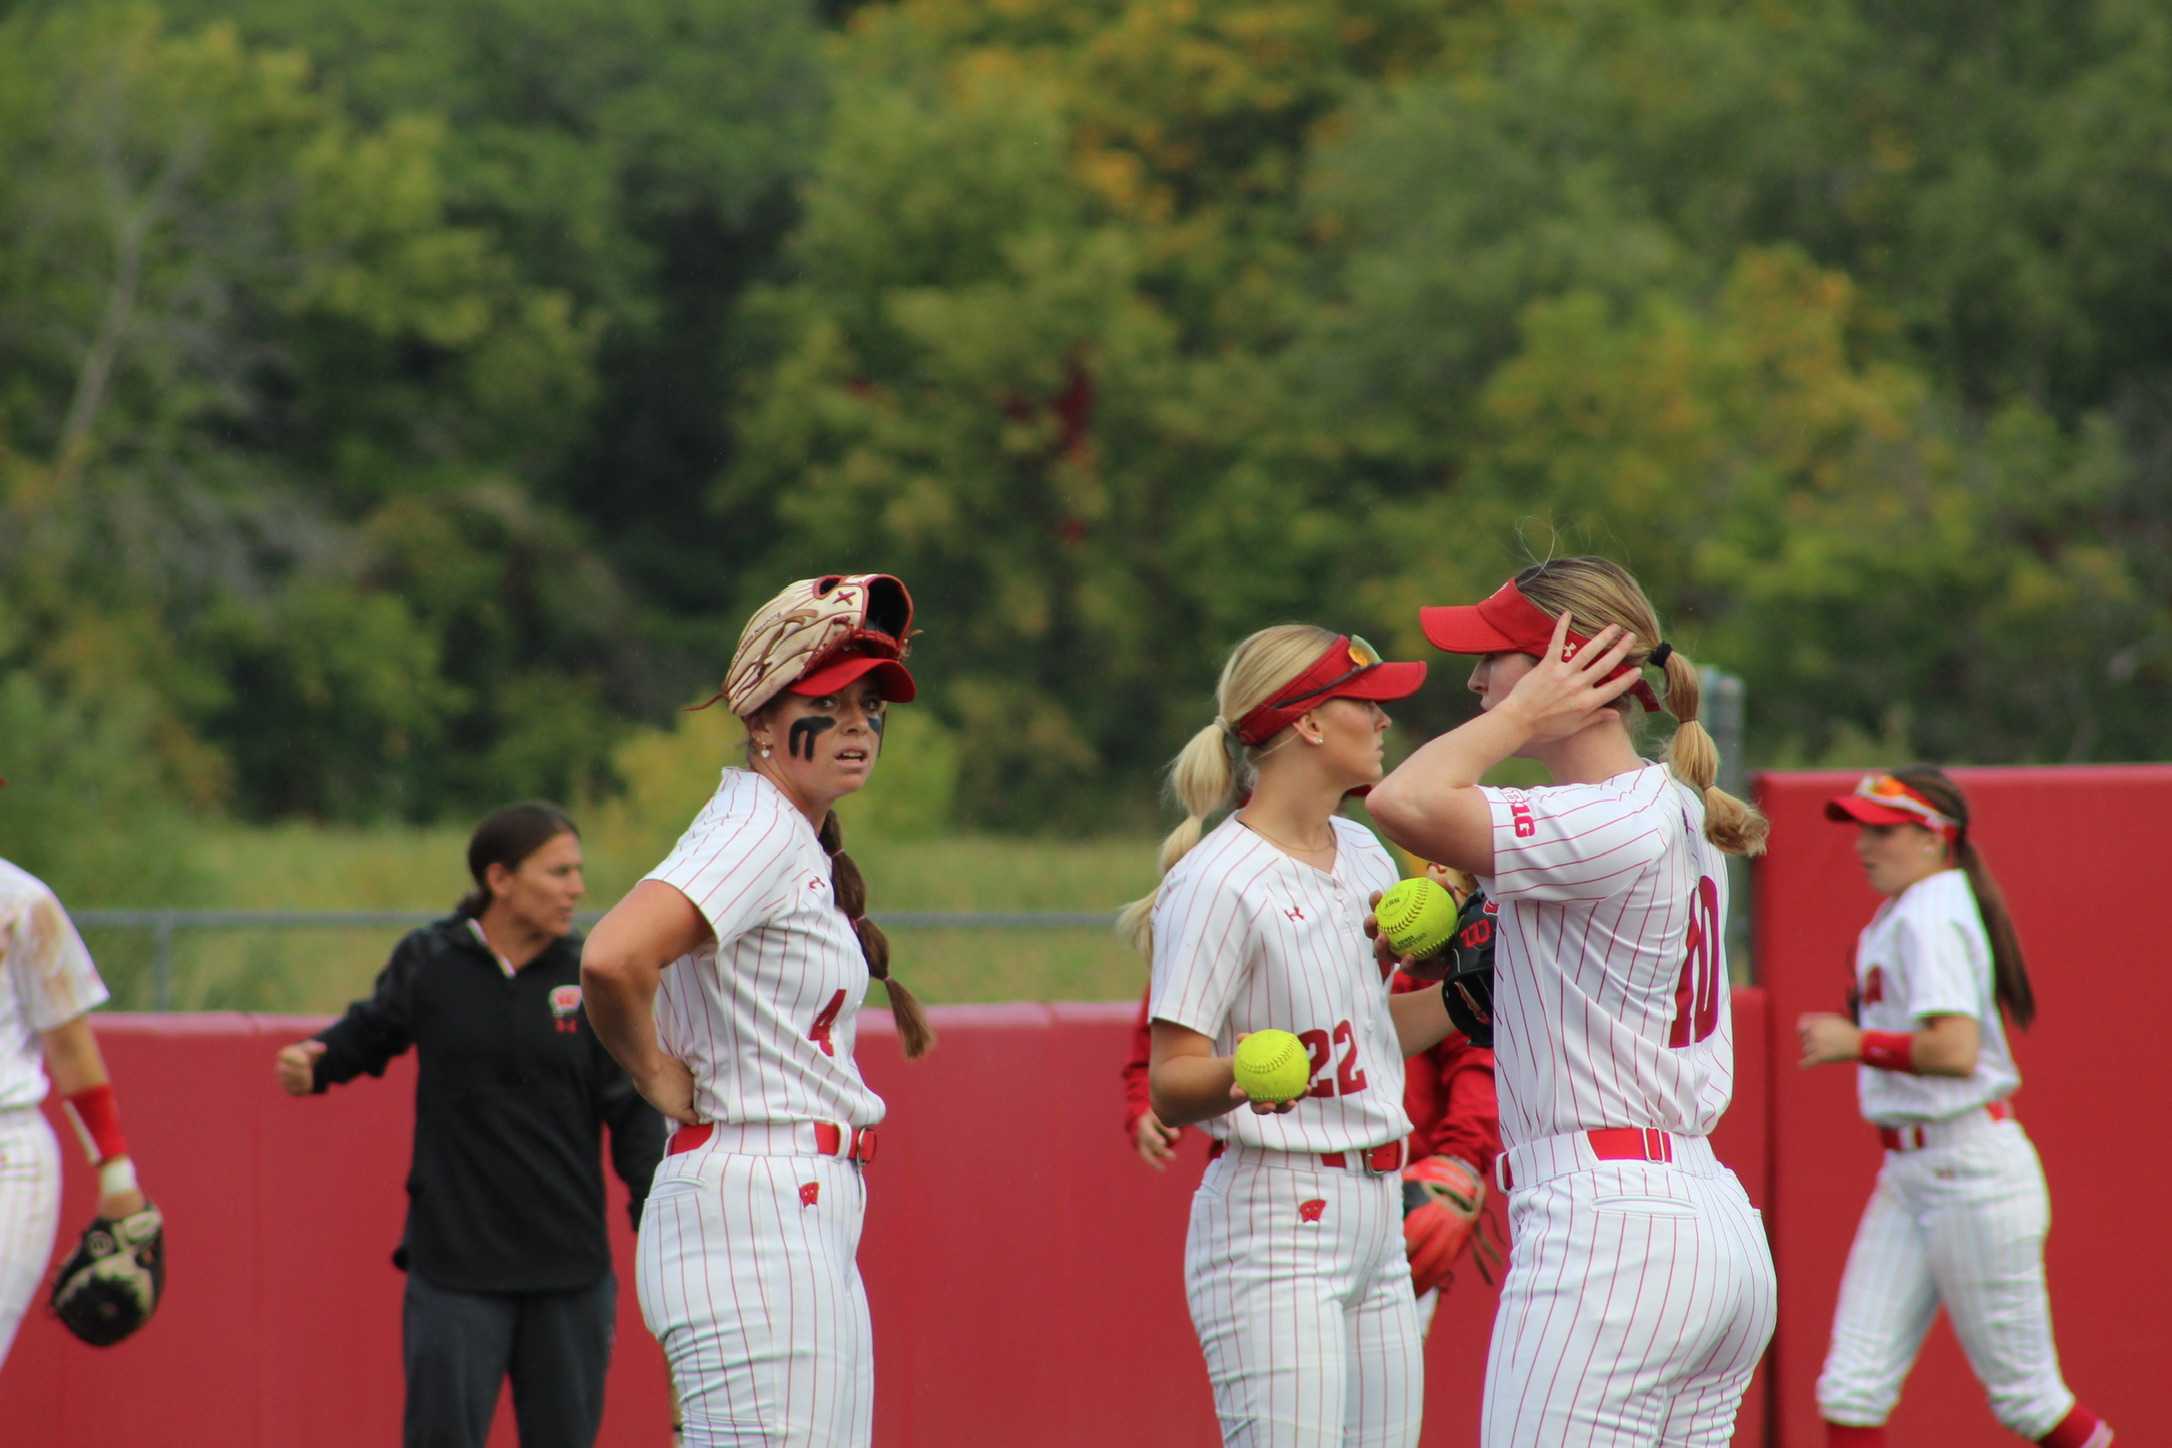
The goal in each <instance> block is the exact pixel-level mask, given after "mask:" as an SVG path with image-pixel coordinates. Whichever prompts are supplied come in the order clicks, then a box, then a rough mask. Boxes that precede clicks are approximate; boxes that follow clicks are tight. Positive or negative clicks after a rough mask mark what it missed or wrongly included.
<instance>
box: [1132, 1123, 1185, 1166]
mask: <svg viewBox="0 0 2172 1448" xmlns="http://www.w3.org/2000/svg"><path fill="white" fill-rule="evenodd" d="M1183 1135H1184V1130H1183V1128H1182V1127H1178V1126H1164V1125H1162V1123H1161V1118H1160V1117H1159V1116H1156V1115H1155V1114H1154V1113H1153V1112H1152V1111H1146V1112H1142V1113H1141V1114H1140V1116H1139V1124H1138V1126H1137V1128H1136V1129H1135V1131H1134V1133H1133V1138H1132V1140H1133V1145H1134V1146H1135V1147H1136V1148H1137V1149H1138V1152H1139V1160H1141V1161H1143V1162H1145V1163H1146V1164H1147V1165H1148V1166H1150V1167H1152V1168H1153V1169H1154V1170H1156V1171H1167V1170H1168V1169H1169V1159H1170V1158H1171V1157H1173V1156H1175V1155H1176V1144H1177V1142H1178V1141H1179V1140H1180V1139H1181V1138H1182V1137H1183Z"/></svg>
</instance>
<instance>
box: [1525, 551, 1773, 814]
mask: <svg viewBox="0 0 2172 1448" xmlns="http://www.w3.org/2000/svg"><path fill="white" fill-rule="evenodd" d="M1516 586H1517V587H1518V588H1519V589H1521V590H1522V591H1523V595H1524V597H1526V598H1528V599H1530V600H1531V601H1532V602H1533V603H1535V604H1537V605H1538V606H1539V607H1540V608H1543V609H1545V610H1546V611H1547V612H1548V613H1551V614H1556V615H1559V614H1561V613H1562V612H1564V611H1566V612H1567V613H1568V614H1569V616H1570V617H1571V618H1572V619H1573V620H1575V627H1576V629H1577V631H1578V632H1579V633H1582V634H1583V635H1584V636H1586V637H1590V636H1592V635H1595V634H1597V633H1598V631H1599V630H1600V629H1603V628H1605V627H1606V626H1607V625H1608V624H1613V625H1615V626H1616V627H1618V628H1621V629H1622V630H1624V631H1626V632H1627V633H1628V634H1629V635H1630V638H1631V640H1632V650H1633V651H1632V652H1631V653H1630V655H1629V658H1628V662H1629V663H1631V664H1632V665H1634V666H1635V667H1637V668H1639V669H1641V668H1643V667H1644V666H1645V664H1646V663H1647V662H1648V661H1649V659H1650V655H1651V650H1653V649H1655V648H1657V647H1658V646H1659V640H1660V638H1661V637H1662V635H1661V632H1660V628H1659V615H1658V613H1657V611H1656V610H1654V609H1653V608H1652V601H1651V600H1650V599H1649V598H1647V597H1646V596H1645V593H1644V589H1643V587H1642V586H1641V585H1640V584H1638V582H1637V581H1636V579H1635V578H1633V577H1631V576H1630V574H1629V571H1628V570H1627V569H1625V568H1623V567H1622V566H1621V565H1620V564H1618V563H1615V562H1613V561H1612V560H1611V559H1606V558H1595V557H1588V556H1587V557H1581V558H1555V559H1551V560H1549V561H1547V562H1545V563H1539V564H1534V565H1533V566H1532V567H1529V568H1526V569H1525V570H1524V571H1523V572H1521V573H1519V574H1517V575H1516ZM1660 669H1661V672H1663V673H1664V674H1665V675H1666V681H1667V683H1666V689H1667V699H1666V707H1667V712H1668V713H1669V714H1672V715H1673V716H1674V718H1675V721H1676V723H1677V724H1678V725H1679V727H1678V728H1676V729H1675V731H1674V738H1673V739H1671V740H1669V741H1668V743H1667V767H1668V768H1669V769H1671V770H1673V771H1674V777H1675V778H1676V779H1679V780H1681V781H1682V783H1684V784H1686V785H1688V786H1689V787H1690V788H1692V789H1694V790H1696V791H1697V792H1698V793H1699V794H1700V795H1702V796H1703V797H1704V837H1705V838H1706V839H1708V840H1710V841H1711V842H1712V843H1713V844H1715V845H1717V846H1719V847H1720V849H1722V850H1724V851H1726V852H1727V853H1728V854H1730V855H1761V854H1763V853H1764V852H1765V836H1766V835H1767V834H1768V833H1770V831H1771V828H1772V827H1771V825H1770V824H1769V823H1767V821H1766V819H1765V817H1764V815H1762V814H1760V813H1759V812H1758V810H1757V808H1756V806H1754V805H1751V804H1749V803H1747V802H1745V801H1743V800H1739V799H1736V798H1735V797H1734V796H1733V795H1731V794H1729V793H1728V792H1727V791H1726V790H1724V789H1721V788H1719V787H1718V786H1717V785H1716V784H1714V783H1713V781H1714V780H1716V779H1718V778H1719V763H1720V756H1719V746H1718V745H1717V744H1715V743H1713V742H1712V736H1711V734H1709V733H1708V732H1706V730H1705V727H1704V725H1702V724H1700V723H1698V722H1697V711H1698V708H1699V707H1700V705H1701V704H1702V703H1703V695H1704V688H1703V685H1702V684H1701V683H1699V681H1698V678H1697V666H1696V665H1695V664H1692V663H1691V662H1690V661H1689V659H1688V658H1687V657H1686V656H1684V655H1683V654H1682V653H1681V651H1680V650H1678V649H1674V648H1672V647H1670V648H1669V649H1668V650H1667V653H1666V656H1665V659H1664V660H1663V662H1662V663H1661V664H1660ZM1614 707H1615V708H1616V709H1619V710H1621V711H1622V713H1623V715H1624V716H1625V717H1626V716H1627V714H1628V711H1629V709H1630V707H1631V706H1630V703H1629V696H1624V697H1623V698H1622V699H1620V700H1618V701H1617V702H1616V703H1615V705H1614Z"/></svg>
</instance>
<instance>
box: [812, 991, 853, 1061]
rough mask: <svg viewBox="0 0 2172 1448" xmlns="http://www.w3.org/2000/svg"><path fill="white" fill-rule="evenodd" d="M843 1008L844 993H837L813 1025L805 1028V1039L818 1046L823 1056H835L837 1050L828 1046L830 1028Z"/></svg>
mask: <svg viewBox="0 0 2172 1448" xmlns="http://www.w3.org/2000/svg"><path fill="white" fill-rule="evenodd" d="M844 1008H845V993H844V992H843V991H839V992H838V993H837V994H835V995H833V996H831V997H830V1003H829V1004H828V1005H826V1006H824V1007H823V1008H822V1012H821V1014H820V1015H817V1016H816V1017H815V1018H814V1024H813V1025H811V1026H809V1027H808V1028H807V1039H808V1040H810V1041H812V1042H814V1043H815V1044H816V1045H818V1046H820V1047H821V1048H822V1054H823V1055H825V1056H834V1055H836V1054H837V1048H836V1047H835V1046H832V1045H831V1044H830V1026H831V1025H832V1024H833V1023H834V1022H835V1021H836V1020H837V1013H838V1012H839V1011H841V1010H843V1009H844Z"/></svg>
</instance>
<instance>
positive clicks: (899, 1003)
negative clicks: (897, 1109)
mask: <svg viewBox="0 0 2172 1448" xmlns="http://www.w3.org/2000/svg"><path fill="white" fill-rule="evenodd" d="M815 837H816V838H817V839H818V840H820V841H821V843H822V848H823V849H824V850H825V851H827V852H828V853H829V857H830V876H831V893H832V894H833V895H834V897H835V898H836V900H837V908H838V909H840V910H842V911H844V912H845V918H846V919H847V920H850V921H851V922H852V933H853V934H854V935H856V936H858V937H859V940H860V954H861V955H863V956H865V957H866V958H867V973H868V974H869V975H871V976H873V977H874V978H875V979H877V980H879V981H881V982H882V984H883V989H884V990H886V991H888V992H889V993H890V1018H891V1019H892V1020H894V1021H896V1022H897V1035H898V1040H899V1041H900V1042H902V1043H903V1045H904V1047H905V1059H907V1060H908V1061H910V1060H915V1059H918V1058H919V1057H921V1056H925V1055H926V1054H927V1053H928V1052H929V1051H930V1050H932V1049H933V1048H934V1046H935V1027H933V1026H932V1025H930V1024H928V1013H927V1012H926V1011H925V1010H924V1009H922V1007H921V1005H920V1001H919V999H918V998H917V997H916V996H914V995H913V993H912V992H911V991H909V990H907V989H905V985H904V983H903V982H902V981H896V980H892V979H891V978H890V937H889V936H887V935H885V934H883V933H882V927H881V926H879V925H877V924H876V923H875V922H874V921H872V920H870V919H868V918H867V879H866V877H865V876H863V875H862V874H861V873H860V867H859V866H858V865H856V864H854V863H853V862H852V856H850V855H848V854H846V853H845V827H844V826H843V825H841V824H839V823H838V822H837V811H836V810H831V811H830V812H829V813H828V814H826V815H824V816H823V817H822V828H821V829H820V830H819V831H817V832H816V836H815Z"/></svg>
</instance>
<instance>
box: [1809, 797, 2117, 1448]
mask: <svg viewBox="0 0 2172 1448" xmlns="http://www.w3.org/2000/svg"><path fill="white" fill-rule="evenodd" d="M1825 813H1826V816H1827V817H1828V818H1830V819H1834V820H1838V821H1842V822H1845V823H1852V824H1856V825H1859V826H1861V829H1860V831H1859V833H1858V835H1857V837H1856V856H1857V858H1859V859H1860V860H1861V861H1862V863H1863V870H1864V873H1865V874H1866V875H1867V876H1868V877H1869V880H1870V885H1871V888H1872V889H1874V890H1876V891H1877V892H1878V893H1879V894H1880V895H1883V896H1884V897H1885V900H1884V903H1882V904H1880V905H1879V907H1878V910H1877V913H1876V914H1875V915H1873V916H1872V917H1871V921H1870V924H1868V925H1866V926H1864V927H1863V933H1862V935H1861V937H1860V938H1859V939H1858V940H1857V942H1856V947H1855V1007H1856V1009H1855V1014H1856V1016H1857V1019H1856V1020H1855V1021H1850V1020H1849V1019H1848V1018H1847V1017H1845V1016H1839V1015H1829V1014H1823V1013H1818V1014H1811V1015H1806V1016H1804V1017H1803V1018H1802V1020H1801V1021H1800V1022H1799V1023H1798V1025H1797V1030H1798V1033H1799V1034H1800V1036H1801V1040H1802V1064H1803V1065H1804V1066H1806V1067H1808V1066H1820V1065H1837V1064H1843V1063H1854V1062H1858V1061H1859V1062H1861V1063H1862V1065H1861V1069H1860V1070H1858V1071H1857V1073H1856V1087H1857V1091H1858V1093H1859V1094H1860V1096H1861V1100H1862V1109H1863V1115H1864V1116H1865V1117H1867V1118H1868V1119H1869V1120H1870V1122H1871V1124H1872V1125H1874V1126H1875V1127H1876V1128H1877V1129H1878V1135H1879V1138H1880V1140H1881V1142H1882V1144H1883V1145H1884V1147H1885V1151H1886V1155H1885V1165H1884V1166H1883V1167H1882V1168H1881V1169H1880V1171H1879V1173H1878V1186H1877V1189H1876V1190H1875V1191H1874V1192H1873V1193H1872V1194H1871V1198H1870V1204H1869V1205H1868V1206H1867V1207H1865V1208H1864V1210H1863V1220H1862V1222H1861V1224H1860V1225H1859V1226H1858V1227H1857V1228H1856V1233H1855V1245H1854V1246H1853V1247H1852V1248H1851V1249H1850V1250H1849V1253H1848V1266H1847V1271H1846V1273H1845V1275H1844V1276H1843V1277H1842V1278H1841V1282H1840V1300H1839V1303H1838V1305H1837V1306H1836V1308H1835V1309H1834V1312H1833V1338H1832V1346H1831V1348H1830V1350H1829V1351H1828V1352H1827V1354H1826V1358H1825V1370H1824V1372H1822V1373H1821V1374H1819V1376H1818V1386H1817V1393H1818V1410H1819V1411H1820V1412H1821V1413H1823V1414H1824V1416H1825V1420H1826V1423H1827V1435H1828V1439H1829V1442H1830V1443H1831V1444H1832V1445H1834V1448H1841V1445H1854V1448H1877V1445H1882V1444H1883V1443H1884V1442H1885V1430H1884V1427H1883V1424H1884V1423H1885V1420H1886V1418H1887V1416H1888V1415H1889V1414H1891V1413H1892V1411H1893V1406H1894V1404H1896V1403H1897V1402H1899V1401H1900V1392H1901V1384H1902V1382H1903V1381H1905V1380H1906V1378H1907V1376H1908V1370H1909V1369H1910V1368H1911V1367H1913V1366H1914V1365H1915V1360H1916V1354H1917V1352H1919V1351H1920V1350H1921V1349H1922V1346H1923V1338H1924V1334H1926V1333H1928V1332H1929V1331H1930V1328H1931V1322H1932V1320H1933V1319H1934V1318H1936V1317H1937V1315H1938V1308H1939V1305H1940V1304H1941V1303H1943V1304H1944V1305H1945V1308H1946V1311H1947V1312H1948V1313H1949V1314H1950V1315H1951V1316H1952V1318H1953V1328H1954V1334H1955V1336H1957V1337H1958V1338H1960V1340H1961V1348H1962V1351H1963V1352H1965V1353H1967V1354H1968V1361H1969V1366H1970V1367H1971V1368H1973V1369H1974V1370H1975V1373H1976V1377H1977V1380H1978V1381H1980V1382H1981V1383H1982V1384H1983V1385H1984V1390H1985V1392H1986V1393H1987V1394H1988V1395H1989V1396H1990V1399H1991V1410H1992V1412H1993V1413H1995V1414H1996V1415H1997V1416H1998V1420H1999V1421H2000V1422H2001V1423H2003V1424H2005V1425H2006V1426H2007V1427H2008V1428H2010V1429H2012V1430H2013V1431H2014V1432H2016V1433H2019V1434H2020V1435H2021V1436H2022V1437H2024V1438H2032V1439H2034V1440H2036V1441H2037V1442H2039V1443H2044V1444H2048V1445H2051V1448H2104V1445H2106V1444H2108V1443H2110V1442H2111V1441H2112V1430H2111V1428H2110V1427H2109V1426H2107V1425H2106V1424H2105V1423H2104V1422H2103V1421H2102V1420H2101V1419H2099V1418H2098V1417H2097V1415H2096V1414H2095V1413H2094V1412H2092V1411H2090V1410H2089V1409H2088V1408H2086V1407H2084V1406H2082V1405H2081V1404H2080V1403H2078V1402H2076V1401H2075V1398H2074V1394H2073V1393H2072V1392H2071V1391H2070V1390H2069V1389H2068V1388H2067V1385H2066V1383H2065V1381H2064V1380H2063V1379H2062V1378H2061V1377H2060V1375H2059V1353H2058V1349H2057V1348H2056V1347H2055V1346H2053V1343H2052V1338H2051V1300H2050V1295H2049V1292H2048V1290H2047V1288H2046V1285H2045V1280H2044V1237H2045V1235H2046V1234H2047V1233H2048V1232H2049V1231H2050V1230H2051V1195H2050V1191H2049V1189H2048V1188H2047V1187H2046V1186H2045V1184H2044V1167H2043V1163H2042V1162H2041V1161H2039V1160H2038V1159H2037V1155H2036V1148H2035V1146H2034V1145H2033V1144H2031V1142H2030V1141H2029V1138H2028V1135H2027V1133H2025V1132H2024V1131H2023V1130H2022V1129H2021V1123H2020V1122H2019V1121H2017V1120H2015V1119H2014V1115H2013V1110H2012V1108H2011V1107H2010V1106H2009V1105H2008V1104H2007V1102H2008V1098H2009V1097H2010V1096H2012V1094H2013V1093H2014V1090H2015V1088H2017V1087H2018V1086H2019V1085H2020V1084H2021V1073H2020V1072H2019V1071H2018V1070H2017V1069H2016V1068H2015V1066H2014V1058H2013V1053H2012V1052H2011V1051H2010V1050H2008V1048H2007V1044H2006V1030H2005V1026H2004V1023H2003V1021H2002V1019H2001V1014H2002V1008H2003V1011H2004V1013H2006V1014H2011V1015H2012V1016H2013V1018H2014V1020H2015V1021H2016V1022H2017V1023H2018V1024H2020V1025H2022V1026H2026V1025H2028V1024H2029V1022H2030V1021H2031V1020H2032V1019H2033V1018H2034V1017H2035V1015H2036V998H2035V994H2034V992H2033V991H2031V989H2030V987H2029V976H2028V968H2027V965H2026V963H2025V962H2024V961H2023V959H2022V954H2021V942H2020V940H2019V938H2018V937H2017V936H2016V935H2015V933H2014V927H2013V922H2012V920H2011V918H2010V917H2009V916H2008V915H2007V913H2006V904H2005V901H2004V899H2003V897H2002V896H2001V894H2000V892H1999V888H1998V882H1997V881H1996V880H1995V879H1993V878H1992V875H1991V871H1990V867H1989V866H1988V865H1986V864H1985V863H1984V861H1983V858H1982V856H1981V855H1980V854H1979V853H1978V852H1977V851H1976V848H1975V846H1974V845H1973V844H1971V843H1970V841H1969V838H1968V801H1967V799H1966V798H1965V797H1964V796H1963V795H1962V794H1961V791H1960V790H1959V788H1957V787H1956V786H1955V785H1954V783H1953V781H1952V780H1950V779H1948V778H1947V777H1946V776H1945V774H1943V773H1942V772H1941V771H1939V770H1936V769H1930V768H1924V767H1919V768H1914V769H1904V770H1896V771H1894V772H1893V773H1891V774H1873V775H1866V776H1864V778H1863V780H1862V781H1861V783H1860V784H1858V785H1857V787H1856V790H1855V792H1854V793H1853V794H1848V795H1842V796H1840V797H1839V798H1837V799H1834V800H1831V801H1830V802H1828V803H1827V805H1826V807H1825Z"/></svg>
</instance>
